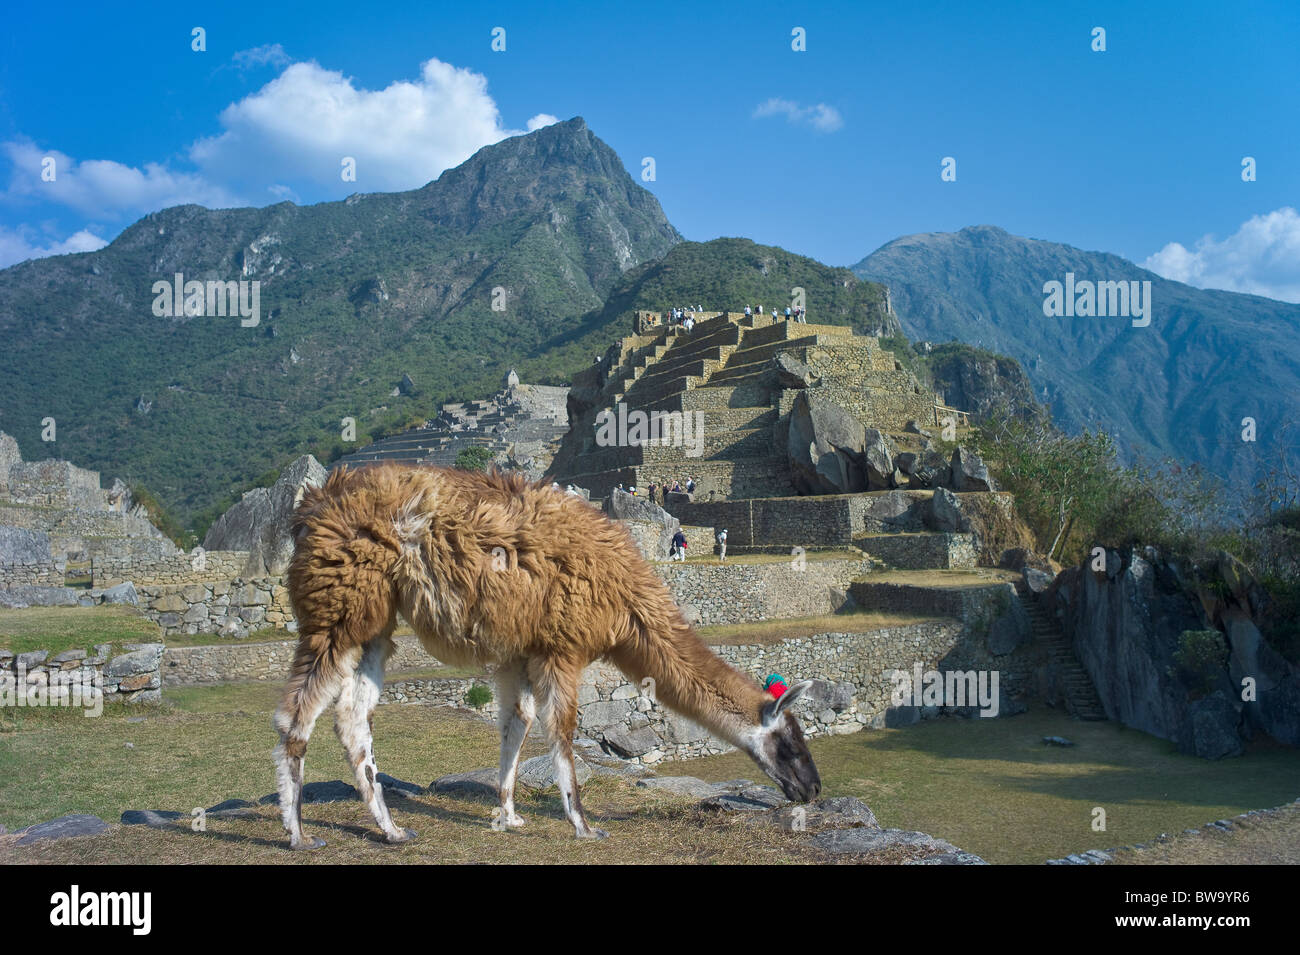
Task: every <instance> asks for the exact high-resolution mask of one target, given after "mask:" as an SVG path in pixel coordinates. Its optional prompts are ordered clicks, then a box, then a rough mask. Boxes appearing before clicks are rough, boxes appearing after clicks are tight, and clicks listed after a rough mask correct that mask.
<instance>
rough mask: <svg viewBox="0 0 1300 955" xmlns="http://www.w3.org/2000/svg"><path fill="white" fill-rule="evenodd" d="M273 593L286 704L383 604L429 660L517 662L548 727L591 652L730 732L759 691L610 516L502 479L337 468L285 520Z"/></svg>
mask: <svg viewBox="0 0 1300 955" xmlns="http://www.w3.org/2000/svg"><path fill="white" fill-rule="evenodd" d="M294 533H295V535H296V537H295V539H296V551H295V555H294V559H293V562H292V564H291V566H290V568H289V575H288V576H289V593H290V597H291V600H292V602H293V608H294V612H295V614H296V615H297V618H298V625H299V631H300V637H299V646H298V652H297V656H296V659H295V661H294V667H293V673H292V676H291V678H290V681H289V686H288V689H287V690H286V695H285V706H284V709H285V711H286V715H288V716H290V717H291V718H292V717H296V716H297V715H298V714H299V713H303V712H304V711H308V712H312V713H314V712H319V710H320V708H321V707H320V706H319V705H317V704H318V703H321V702H322V701H320V700H319V699H318V698H317V695H318V694H322V693H326V692H329V690H330V687H332V686H333V685H335V684H334V680H335V678H336V677H337V676H338V675H339V673H340V672H341V671H343V670H345V668H346V663H347V661H355V660H356V659H357V658H358V657H359V654H360V652H361V650H360V648H361V647H362V646H363V645H364V644H366V643H368V642H369V641H371V640H373V639H375V638H376V637H379V636H382V637H384V638H385V639H386V638H387V637H388V635H389V634H391V632H392V629H393V627H394V625H395V623H396V616H397V614H399V613H400V614H401V615H402V616H404V617H405V618H406V619H407V620H408V621H409V622H410V624H411V626H412V627H413V628H414V630H415V632H416V634H417V635H418V636H419V638H420V641H421V643H422V644H423V645H424V647H425V648H426V649H427V650H428V651H429V652H430V653H431V654H432V655H433V656H435V657H436V658H437V659H439V660H441V661H443V662H446V663H452V664H457V665H466V664H488V663H505V662H517V661H527V666H528V671H527V672H528V675H529V678H530V680H531V681H532V683H533V686H534V689H535V691H536V692H537V693H538V697H539V700H542V701H543V702H544V705H545V701H547V700H549V701H550V704H551V705H550V706H549V707H547V708H548V709H550V710H551V711H552V712H551V713H550V714H549V715H548V717H547V718H548V720H549V721H550V722H551V724H552V727H553V729H555V730H558V731H559V732H560V733H562V734H565V735H564V737H563V738H567V735H568V734H570V733H572V731H573V729H574V727H575V725H576V717H577V699H576V695H577V686H578V679H579V675H580V674H581V673H582V670H583V668H584V667H585V666H587V664H589V663H591V662H592V661H593V660H596V659H599V658H605V659H608V660H609V661H611V662H612V663H614V664H615V665H616V666H617V667H619V669H621V670H622V671H623V672H624V673H625V674H626V675H627V676H628V677H630V678H631V679H632V680H633V681H635V682H636V683H638V684H640V683H641V681H642V680H643V679H644V678H645V677H650V678H652V679H653V680H654V681H655V686H654V693H655V695H656V697H657V698H658V699H659V700H660V701H661V702H663V703H665V704H667V705H668V706H669V707H671V708H673V709H675V710H677V711H679V712H681V713H683V714H685V715H687V716H689V717H691V718H692V719H694V720H696V721H697V722H699V723H701V724H703V725H704V726H706V727H708V728H709V729H711V730H713V731H714V732H715V733H717V734H718V735H720V736H721V737H723V738H724V739H727V740H728V741H730V742H732V743H737V742H738V734H739V732H740V731H741V730H742V728H745V727H752V726H755V725H757V724H758V723H759V722H760V719H761V710H762V707H763V706H764V704H766V703H768V702H770V697H768V696H767V694H766V693H764V692H763V690H761V689H760V688H759V687H758V686H757V685H756V684H755V683H754V682H753V681H752V680H750V679H749V678H748V677H747V676H745V675H744V674H742V673H740V672H739V671H737V670H735V669H734V668H732V667H731V666H729V665H728V664H726V663H725V662H723V661H722V660H721V659H719V658H718V656H717V655H716V654H714V653H713V652H712V651H711V650H710V649H709V648H708V647H707V646H705V645H704V643H703V642H701V641H700V639H699V638H698V637H697V636H696V634H695V632H694V631H693V630H692V628H691V627H690V625H689V624H687V622H686V621H685V619H684V618H683V616H682V614H681V611H680V610H679V609H678V607H677V605H676V603H674V601H673V599H672V596H671V594H670V593H669V591H668V588H667V587H666V586H665V584H664V583H663V581H662V580H661V579H660V578H659V577H658V575H656V574H655V572H654V571H653V570H652V569H651V567H650V565H649V564H648V563H647V562H646V561H645V560H644V559H643V558H642V557H641V554H640V552H639V551H638V550H637V548H636V545H635V544H634V543H633V542H632V539H631V536H630V535H629V533H628V532H627V530H626V529H625V528H623V527H622V526H620V525H618V524H616V523H614V522H612V521H610V520H609V519H607V518H606V517H605V516H604V515H603V514H601V513H600V512H599V511H597V510H596V509H595V508H593V507H592V506H591V505H590V504H588V503H587V502H585V501H583V500H582V499H581V498H579V497H577V496H575V495H572V494H567V493H564V492H561V491H557V490H555V489H554V488H552V487H550V486H549V485H543V484H529V483H527V482H526V481H524V480H523V479H522V478H520V477H518V476H511V475H501V474H481V473H476V472H470V471H459V470H446V469H441V468H421V469H407V468H398V467H394V466H380V467H369V468H364V469H361V470H346V469H338V470H335V471H334V472H332V473H331V474H330V477H329V479H328V480H327V481H326V483H325V485H324V486H323V487H320V488H314V489H311V490H308V491H307V493H306V494H305V495H304V497H303V499H302V502H301V503H300V505H299V507H298V510H297V513H296V515H295V520H294Z"/></svg>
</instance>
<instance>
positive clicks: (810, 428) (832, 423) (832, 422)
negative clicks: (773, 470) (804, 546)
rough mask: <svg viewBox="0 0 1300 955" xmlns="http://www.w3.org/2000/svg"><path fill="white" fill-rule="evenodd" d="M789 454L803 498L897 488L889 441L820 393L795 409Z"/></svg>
mask: <svg viewBox="0 0 1300 955" xmlns="http://www.w3.org/2000/svg"><path fill="white" fill-rule="evenodd" d="M786 448H787V455H788V457H789V461H790V470H791V472H792V475H793V480H794V485H795V489H796V490H797V491H799V492H800V493H801V494H853V493H856V492H858V491H881V490H888V489H889V488H892V487H894V486H895V485H896V483H897V481H896V477H895V462H894V449H893V447H892V446H891V445H890V443H889V439H888V438H886V437H885V436H884V435H883V434H881V433H880V432H879V431H877V430H876V429H875V428H868V427H866V426H865V425H864V424H863V423H862V422H861V421H859V420H858V419H857V418H856V417H854V416H853V415H852V414H850V413H849V412H847V411H845V410H844V409H843V408H841V407H840V406H839V405H837V404H835V402H834V401H831V400H830V399H828V398H824V397H822V396H821V395H819V394H817V392H816V391H801V392H800V393H799V396H798V397H797V398H796V399H795V402H794V407H793V408H792V409H791V410H790V429H789V437H788V439H787V444H786Z"/></svg>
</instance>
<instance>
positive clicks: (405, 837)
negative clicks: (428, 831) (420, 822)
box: [384, 829, 417, 846]
mask: <svg viewBox="0 0 1300 955" xmlns="http://www.w3.org/2000/svg"><path fill="white" fill-rule="evenodd" d="M416 835H417V833H416V831H415V830H414V829H403V830H402V831H401V832H399V833H395V834H390V835H388V836H385V837H384V838H385V839H386V840H387V841H388V844H389V845H390V846H396V845H401V844H402V843H403V842H410V841H411V840H412V839H414V838H415V837H416Z"/></svg>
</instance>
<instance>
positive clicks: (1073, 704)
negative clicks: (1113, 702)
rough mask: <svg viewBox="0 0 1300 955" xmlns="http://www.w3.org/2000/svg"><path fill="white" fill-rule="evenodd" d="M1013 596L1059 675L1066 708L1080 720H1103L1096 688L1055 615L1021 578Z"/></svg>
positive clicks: (1035, 637) (1104, 717)
mask: <svg viewBox="0 0 1300 955" xmlns="http://www.w3.org/2000/svg"><path fill="white" fill-rule="evenodd" d="M1016 595H1017V596H1018V598H1019V600H1020V605H1021V606H1022V607H1024V609H1025V612H1026V613H1027V614H1028V615H1029V620H1030V626H1031V628H1032V630H1033V634H1034V639H1035V640H1036V641H1038V642H1041V643H1042V644H1043V645H1044V646H1045V647H1046V648H1047V656H1048V659H1049V660H1050V661H1051V662H1052V663H1054V664H1055V665H1056V667H1057V670H1058V672H1059V673H1060V675H1061V685H1062V687H1063V688H1064V690H1065V703H1066V709H1067V710H1069V712H1070V713H1071V714H1072V715H1073V716H1076V717H1078V718H1079V719H1081V720H1089V721H1100V720H1105V719H1106V710H1105V708H1104V707H1103V706H1102V705H1101V698H1100V697H1099V696H1098V695H1097V688H1096V687H1095V686H1094V685H1093V682H1092V679H1091V678H1090V677H1089V676H1088V672H1087V671H1086V670H1085V669H1084V668H1083V665H1082V664H1081V663H1080V662H1079V658H1078V656H1076V655H1075V652H1074V648H1073V647H1071V646H1070V641H1069V640H1068V639H1066V636H1065V634H1064V633H1063V632H1062V631H1061V628H1060V626H1059V625H1058V624H1057V622H1056V620H1055V618H1054V617H1052V615H1051V614H1050V613H1048V611H1047V610H1046V609H1045V608H1044V607H1043V606H1042V605H1041V604H1040V603H1039V602H1038V598H1037V597H1036V596H1035V595H1034V593H1033V592H1032V591H1031V590H1030V589H1029V587H1028V585H1027V584H1025V582H1024V580H1023V579H1022V580H1018V581H1016Z"/></svg>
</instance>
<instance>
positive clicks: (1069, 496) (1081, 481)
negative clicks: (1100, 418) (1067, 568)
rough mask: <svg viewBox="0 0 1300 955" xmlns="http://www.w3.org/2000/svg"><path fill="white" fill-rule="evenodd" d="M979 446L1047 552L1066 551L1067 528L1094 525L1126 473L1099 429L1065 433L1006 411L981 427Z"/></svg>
mask: <svg viewBox="0 0 1300 955" xmlns="http://www.w3.org/2000/svg"><path fill="white" fill-rule="evenodd" d="M980 452H981V454H982V455H983V456H984V458H985V460H986V461H987V462H988V463H989V465H990V467H992V468H993V469H994V472H995V474H996V475H997V477H998V479H999V480H1000V481H1001V482H1002V484H1003V485H1004V486H1005V487H1006V489H1007V490H1008V491H1010V492H1011V493H1012V494H1014V495H1015V497H1016V502H1017V504H1018V505H1020V507H1021V510H1022V511H1023V513H1024V515H1025V517H1026V519H1027V520H1028V522H1029V524H1030V526H1031V527H1033V529H1034V532H1035V533H1036V534H1037V535H1038V537H1039V539H1040V541H1047V540H1049V539H1050V540H1051V544H1050V545H1049V546H1048V548H1047V555H1048V556H1049V557H1057V556H1058V555H1060V556H1061V557H1064V556H1065V554H1066V550H1067V546H1066V545H1067V543H1068V542H1069V540H1070V538H1071V533H1072V531H1074V530H1075V529H1076V528H1078V529H1080V530H1083V531H1084V532H1085V535H1086V534H1087V532H1090V531H1092V530H1093V529H1094V528H1095V527H1096V525H1097V522H1098V519H1099V518H1100V517H1101V515H1102V514H1103V513H1104V512H1105V511H1106V509H1107V505H1108V504H1109V503H1110V502H1111V501H1112V500H1113V497H1114V495H1115V493H1116V491H1117V490H1119V487H1120V484H1121V482H1122V481H1123V480H1124V475H1123V474H1122V473H1121V471H1120V469H1119V467H1118V466H1117V464H1116V457H1115V445H1114V442H1112V441H1111V438H1110V436H1109V435H1108V434H1106V433H1105V432H1103V431H1095V432H1090V431H1084V432H1083V433H1082V434H1079V435H1067V434H1064V433H1063V432H1061V431H1059V430H1057V429H1056V428H1054V427H1053V426H1051V425H1050V424H1046V423H1042V422H1025V421H1021V420H1018V419H1016V418H1012V417H1009V416H1005V415H999V416H997V417H995V418H992V419H990V420H989V421H987V422H986V423H985V424H984V425H983V426H982V427H981V431H980Z"/></svg>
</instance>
